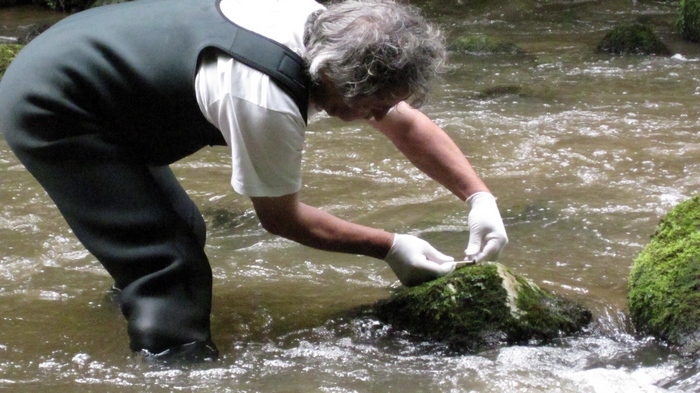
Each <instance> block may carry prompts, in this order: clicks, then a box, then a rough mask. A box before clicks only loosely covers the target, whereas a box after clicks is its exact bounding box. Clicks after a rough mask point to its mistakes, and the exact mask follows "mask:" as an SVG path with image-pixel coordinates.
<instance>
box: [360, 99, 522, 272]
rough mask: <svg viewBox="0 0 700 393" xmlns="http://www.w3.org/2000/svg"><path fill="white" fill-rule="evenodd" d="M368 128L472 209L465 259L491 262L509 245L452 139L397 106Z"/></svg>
mask: <svg viewBox="0 0 700 393" xmlns="http://www.w3.org/2000/svg"><path fill="white" fill-rule="evenodd" d="M370 124H372V126H374V127H375V128H376V129H378V130H379V131H381V132H382V133H383V134H384V135H386V136H387V137H388V138H389V139H390V140H391V141H392V143H393V144H394V145H395V146H396V147H397V148H398V149H399V150H400V151H401V152H402V153H403V154H404V155H405V156H406V158H408V160H409V161H411V163H413V165H415V166H416V167H417V168H418V169H420V170H421V171H422V172H424V173H425V174H427V175H428V176H430V177H431V178H432V179H434V180H436V181H437V182H438V183H440V184H442V185H443V186H445V187H446V188H447V189H448V190H450V191H451V192H452V193H454V194H455V195H456V196H457V197H459V198H460V199H461V200H463V201H467V203H468V204H469V205H470V207H471V209H472V210H471V212H470V214H469V218H468V221H469V228H470V236H469V243H468V246H467V249H466V250H465V254H466V256H467V258H468V259H475V260H477V261H481V260H492V259H496V258H497V257H498V254H499V253H500V252H501V250H502V249H503V247H505V245H506V244H507V243H508V237H507V235H506V231H505V228H504V226H503V221H502V220H501V216H500V213H499V211H498V207H497V206H496V202H495V198H494V197H493V196H492V195H491V192H490V191H489V189H488V188H487V187H486V185H485V184H484V182H483V181H482V180H481V179H480V178H479V176H478V175H477V173H476V171H474V168H472V166H471V164H470V163H469V161H468V160H467V158H466V157H465V156H464V154H463V153H462V151H461V150H460V149H459V147H458V146H457V145H456V144H455V143H454V141H453V140H452V138H450V137H449V135H447V133H445V131H443V130H442V129H441V128H440V127H439V126H437V125H436V124H435V123H434V122H433V121H432V120H430V119H429V118H428V117H427V116H426V115H425V114H423V113H422V112H421V111H419V110H417V109H415V108H412V107H411V106H410V105H408V104H407V103H405V102H400V103H399V104H398V105H397V106H396V108H394V110H392V111H391V112H390V113H388V114H387V115H386V116H385V117H384V118H383V119H382V120H381V121H373V120H370Z"/></svg>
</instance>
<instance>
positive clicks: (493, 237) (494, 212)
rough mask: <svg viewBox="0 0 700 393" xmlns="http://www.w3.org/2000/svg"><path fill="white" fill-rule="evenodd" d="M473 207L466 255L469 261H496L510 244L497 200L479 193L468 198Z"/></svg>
mask: <svg viewBox="0 0 700 393" xmlns="http://www.w3.org/2000/svg"><path fill="white" fill-rule="evenodd" d="M467 204H468V205H469V206H471V211H470V212H469V217H468V218H467V221H468V222H469V243H468V244H467V249H466V250H464V253H465V254H466V255H467V260H468V261H471V260H476V261H477V262H481V261H495V260H496V259H498V254H500V253H501V251H502V250H503V248H504V247H505V246H506V244H508V235H506V228H505V227H504V226H503V220H502V219H501V213H500V212H499V211H498V206H496V198H495V197H494V196H493V195H492V194H491V193H489V192H477V193H474V194H473V195H472V196H470V197H469V198H467Z"/></svg>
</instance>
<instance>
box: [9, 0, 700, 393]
mask: <svg viewBox="0 0 700 393" xmlns="http://www.w3.org/2000/svg"><path fill="white" fill-rule="evenodd" d="M449 3H450V4H448V2H447V1H433V2H430V3H428V2H421V3H419V4H418V5H420V6H422V7H423V8H424V9H425V11H426V13H427V15H428V16H429V17H430V19H431V20H433V21H435V22H436V23H439V25H440V26H441V27H442V29H443V30H444V31H445V32H446V33H448V34H449V35H450V36H454V35H457V34H463V33H469V34H488V35H491V36H494V37H498V38H502V39H507V40H510V41H512V42H515V43H517V44H518V45H519V46H520V47H521V48H522V49H524V51H525V52H526V53H525V54H520V55H510V54H505V55H481V56H477V55H469V54H457V53H454V54H452V56H451V63H452V65H453V69H452V70H451V72H449V73H448V74H447V75H445V77H444V80H443V81H441V82H440V83H439V84H438V85H437V86H436V88H435V92H434V94H433V96H432V99H431V101H430V102H429V104H428V105H426V106H425V107H424V108H423V110H424V112H426V113H427V114H428V115H429V116H430V117H431V118H433V119H434V120H435V122H436V123H437V124H439V125H440V126H441V127H443V128H444V129H445V130H446V131H447V132H448V133H449V134H450V135H451V136H452V138H454V140H455V141H456V142H457V144H458V145H459V146H460V147H461V148H462V150H463V151H464V153H465V155H466V156H467V157H468V158H469V159H470V161H471V163H472V165H473V166H474V167H475V168H476V169H477V171H478V172H479V174H480V175H481V177H482V178H483V179H484V180H485V181H486V183H487V185H488V186H489V187H490V188H491V190H492V191H493V193H494V194H495V195H496V196H497V197H498V203H499V207H500V209H501V213H502V215H503V217H504V222H505V224H506V229H507V231H508V234H509V238H510V244H509V245H508V246H507V248H506V249H505V251H504V252H503V253H502V254H501V258H500V262H502V263H503V264H505V265H506V266H508V267H510V268H511V269H512V270H513V271H514V272H515V273H517V274H520V275H523V276H526V277H528V278H529V279H531V280H533V281H534V282H535V283H536V284H538V285H540V286H541V287H543V288H545V289H548V290H551V291H554V292H556V293H558V294H561V295H564V296H567V297H570V298H573V299H575V300H577V301H579V302H581V303H583V304H584V305H586V306H587V307H588V308H590V309H591V310H592V311H593V313H594V319H595V322H594V324H593V325H592V326H591V328H590V330H589V331H587V332H586V333H585V334H583V335H581V336H578V337H571V338H564V339H561V340H558V341H556V342H553V343H548V344H546V345H524V346H513V347H503V348H499V349H493V350H489V351H485V352H482V353H477V354H463V355H454V354H448V353H446V352H445V351H444V348H442V347H441V346H440V345H437V344H430V343H423V342H416V341H415V340H412V339H410V337H408V336H406V335H405V334H402V333H401V332H396V331H393V330H392V329H391V328H390V327H389V326H385V325H383V324H382V323H380V322H379V321H376V320H374V319H372V318H369V317H356V316H354V314H353V310H354V309H355V308H356V307H358V306H362V305H366V304H371V303H373V302H374V301H376V300H378V299H382V298H385V297H387V296H388V295H389V292H390V289H391V288H392V287H394V286H396V285H397V282H396V280H395V277H394V276H393V274H392V273H391V271H390V269H389V268H388V267H387V266H386V265H385V264H384V263H383V262H381V261H378V260H373V259H369V258H365V257H358V256H354V255H343V254H332V253H325V252H320V251H316V250H311V249H308V248H305V247H303V246H299V245H297V244H295V243H292V242H289V241H286V240H283V239H280V238H276V237H273V236H271V235H269V234H267V233H265V231H264V230H263V229H262V228H261V227H260V225H259V223H258V221H257V218H256V217H255V214H254V212H253V210H252V206H251V204H250V202H249V201H248V200H247V199H246V198H244V197H241V196H238V195H236V194H235V193H234V192H233V191H232V190H231V187H230V185H229V176H230V169H229V165H230V164H229V158H228V154H227V152H226V149H225V148H214V149H206V150H203V151H201V152H198V153H197V154H195V155H193V156H191V157H189V158H187V159H185V160H182V161H180V162H178V163H176V164H174V165H173V169H174V171H175V173H176V175H177V176H178V177H179V178H180V179H181V182H182V184H183V185H184V187H185V188H186V189H187V190H188V192H189V193H190V195H191V197H192V198H193V200H194V201H195V202H196V203H197V204H198V205H199V206H200V208H201V210H202V212H203V214H204V216H205V218H206V220H207V224H208V227H209V238H208V245H207V249H206V251H207V253H208V255H209V258H210V261H211V264H212V268H213V271H214V310H213V316H212V331H213V336H214V337H213V338H214V341H215V342H216V343H217V345H218V346H219V349H220V351H221V359H220V360H219V362H217V363H215V364H206V365H196V366H176V367H170V368H160V367H154V366H149V365H145V364H141V363H140V362H138V361H137V360H136V359H134V358H133V357H132V355H131V353H130V352H129V350H128V339H127V334H126V328H125V322H124V320H123V318H122V316H121V314H120V312H119V310H118V308H117V307H116V305H115V304H114V302H113V300H112V299H111V297H110V294H109V287H110V285H111V284H112V281H111V279H110V277H109V276H108V275H107V273H106V272H105V271H104V269H103V268H102V267H101V266H100V264H99V263H98V262H97V261H96V260H95V259H94V258H93V257H92V256H91V255H90V254H88V253H87V252H86V251H85V249H84V248H83V247H82V246H81V245H80V243H78V241H77V240H76V239H75V237H74V236H73V235H72V233H71V232H70V230H69V229H68V227H67V226H66V224H65V222H64V221H63V219H62V218H61V216H60V215H59V213H58V212H57V210H56V209H55V207H54V206H53V204H52V202H51V201H50V200H49V198H48V197H47V195H46V194H45V193H44V191H43V190H42V189H41V188H40V187H39V186H38V184H37V183H36V181H34V179H33V178H32V177H31V176H30V175H29V174H28V173H27V172H26V170H25V169H24V168H23V167H22V166H21V164H19V162H18V161H17V159H16V158H15V157H14V156H13V154H12V153H11V152H10V150H9V148H8V147H7V144H6V143H5V141H4V139H2V138H0V173H1V174H2V175H1V176H0V179H1V180H0V181H1V182H2V187H0V249H3V250H5V252H3V253H2V254H0V390H8V391H12V392H35V391H38V390H41V391H51V392H53V393H59V392H75V391H85V392H115V391H119V392H145V391H148V392H169V391H187V392H200V391H201V392H382V393H385V392H402V393H406V392H624V393H630V392H666V391H669V392H686V391H700V377H698V376H697V375H696V374H695V373H694V372H693V371H692V370H690V371H688V370H686V369H685V368H684V367H683V361H682V359H681V358H680V357H679V356H678V355H677V354H676V353H675V352H674V351H673V350H672V349H670V348H668V347H666V346H665V345H663V343H659V342H657V341H655V340H653V339H651V338H648V337H644V336H640V335H638V334H637V333H636V332H635V331H634V329H633V327H632V326H631V323H630V321H629V317H628V311H627V300H626V294H627V277H628V274H629V271H630V267H631V265H632V261H633V260H634V258H635V257H636V256H637V255H638V253H639V252H640V251H641V250H642V248H643V247H644V246H645V245H646V244H647V242H648V241H649V237H650V235H651V234H652V233H653V231H654V228H655V226H656V224H657V223H658V221H659V219H660V218H661V217H663V215H664V214H665V213H666V212H667V211H668V210H669V209H670V208H671V207H673V206H674V205H675V204H677V203H678V202H680V201H683V200H685V199H687V198H689V197H691V196H693V195H696V194H697V193H698V190H700V125H699V124H698V117H699V115H700V105H698V104H700V46H698V45H692V44H688V43H684V42H682V41H679V40H678V38H677V37H676V36H675V34H674V33H673V26H672V24H673V21H674V20H675V15H676V7H677V3H676V2H652V1H634V2H632V1H598V2H596V1H563V2H541V3H535V5H531V6H529V7H528V6H527V5H524V3H522V2H490V5H489V6H488V7H487V5H482V4H481V3H480V2H476V3H475V4H474V5H473V6H470V7H467V5H460V2H456V1H455V2H452V1H450V2H449ZM494 4H495V5H494ZM29 12H30V13H31V12H34V13H37V12H38V11H36V10H34V9H32V10H31V11H29ZM0 13H2V14H3V16H2V17H0V23H2V24H3V25H7V24H13V23H15V24H18V23H19V19H17V18H18V16H17V15H21V13H18V11H17V10H13V11H10V10H0ZM13 18H14V19H13ZM640 18H642V19H645V20H651V21H653V26H654V29H655V30H656V31H657V32H658V33H659V34H660V36H661V37H662V39H663V40H664V41H665V42H666V43H667V45H669V47H670V48H671V50H672V52H673V53H674V54H676V55H675V56H673V57H657V56H616V57H611V56H608V55H602V54H597V53H595V51H594V49H595V46H596V44H597V42H598V40H599V39H600V38H602V36H603V35H605V33H606V32H607V31H608V30H609V29H610V28H611V27H612V26H613V25H614V24H615V23H617V22H620V21H630V20H635V19H640ZM0 35H5V34H0ZM494 91H500V93H498V94H492V92H494ZM303 171H304V186H303V189H302V191H301V195H302V200H303V201H304V202H305V203H307V204H310V205H312V206H316V207H319V208H322V209H324V210H326V211H328V212H330V213H332V214H335V215H337V216H339V217H341V218H344V219H347V220H350V221H353V222H357V223H360V224H365V225H370V226H375V227H379V228H383V229H385V230H388V231H392V232H398V233H410V234H414V235H417V236H420V237H422V238H424V239H426V240H428V241H430V242H431V243H432V244H433V245H435V246H436V247H437V248H438V249H440V250H442V251H443V252H445V253H447V254H450V255H452V256H454V257H456V258H461V257H462V255H463V249H464V248H465V245H466V241H467V236H468V232H467V227H466V218H467V209H466V208H465V206H464V205H463V203H462V202H460V201H459V200H458V199H457V198H455V197H454V196H452V195H451V194H449V192H447V191H446V190H445V189H443V188H441V187H440V186H438V185H437V184H435V183H434V182H432V181H431V180H430V179H428V178H427V177H426V176H425V175H423V174H422V173H421V172H419V171H418V170H416V169H415V168H413V167H412V166H411V165H410V164H409V163H408V162H407V161H406V160H405V159H404V158H403V157H402V156H401V155H400V153H398V152H397V151H396V149H395V148H394V147H393V146H392V145H391V143H390V142H389V141H388V140H386V138H384V137H383V136H382V135H381V134H380V133H378V132H376V131H374V130H373V129H372V128H371V127H369V126H368V125H365V124H361V123H342V122H340V121H338V120H335V119H331V118H329V117H327V116H325V115H324V114H320V115H317V117H316V118H315V119H313V121H312V122H311V124H310V126H309V130H308V132H307V142H306V148H305V154H304V165H303Z"/></svg>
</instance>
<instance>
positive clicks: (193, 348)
mask: <svg viewBox="0 0 700 393" xmlns="http://www.w3.org/2000/svg"><path fill="white" fill-rule="evenodd" d="M136 355H137V357H138V358H140V359H141V360H142V361H143V362H144V363H147V364H163V365H170V364H189V363H202V362H214V361H216V360H217V359H218V358H219V351H218V350H217V349H216V346H215V345H214V343H213V342H211V341H208V342H203V341H195V342H191V343H187V344H183V345H180V346H177V347H173V348H169V349H166V350H165V351H163V352H160V353H152V352H149V351H148V350H146V349H142V350H141V352H139V353H137V354H136Z"/></svg>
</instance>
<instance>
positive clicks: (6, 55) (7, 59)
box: [0, 44, 24, 78]
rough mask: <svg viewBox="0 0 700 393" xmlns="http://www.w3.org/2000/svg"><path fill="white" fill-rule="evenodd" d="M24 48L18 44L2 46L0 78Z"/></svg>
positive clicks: (0, 51)
mask: <svg viewBox="0 0 700 393" xmlns="http://www.w3.org/2000/svg"><path fill="white" fill-rule="evenodd" d="M23 47H24V45H18V44H0V78H1V77H2V76H3V75H4V74H5V70H7V67H9V66H10V63H11V62H12V60H14V59H15V56H17V53H19V51H20V50H21V49H22V48H23Z"/></svg>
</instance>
